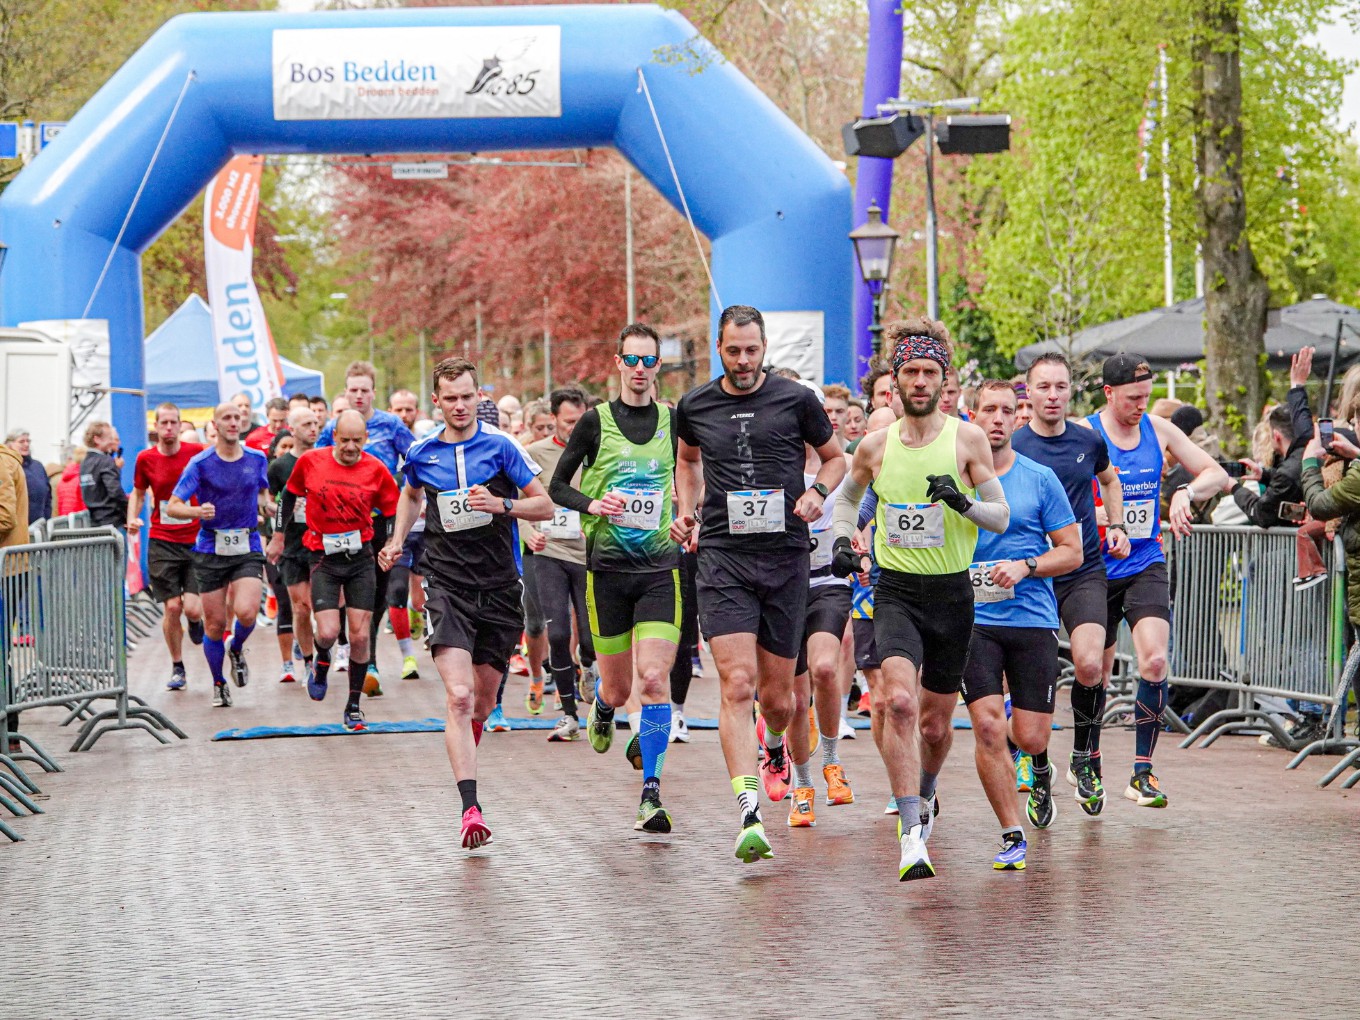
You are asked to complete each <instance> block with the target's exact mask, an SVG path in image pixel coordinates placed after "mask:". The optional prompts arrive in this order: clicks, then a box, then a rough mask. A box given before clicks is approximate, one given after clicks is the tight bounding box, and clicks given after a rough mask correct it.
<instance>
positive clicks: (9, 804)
mask: <svg viewBox="0 0 1360 1020" xmlns="http://www.w3.org/2000/svg"><path fill="white" fill-rule="evenodd" d="M0 808H4V809H5V810H6V811H8V812H9V813H10V814H12V815H21V814H23V813H24V809H23V808H21V807H20V806H19V805H18V804H16V803H14V801H12V800H10V799H9V798H8V797H5V796H3V795H0Z"/></svg>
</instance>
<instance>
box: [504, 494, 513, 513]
mask: <svg viewBox="0 0 1360 1020" xmlns="http://www.w3.org/2000/svg"><path fill="white" fill-rule="evenodd" d="M501 505H502V506H504V507H505V512H506V513H507V514H508V513H510V512H511V511H512V510H514V509H515V501H514V500H513V499H505V498H502V499H501Z"/></svg>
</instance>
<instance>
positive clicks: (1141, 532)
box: [1124, 499, 1158, 538]
mask: <svg viewBox="0 0 1360 1020" xmlns="http://www.w3.org/2000/svg"><path fill="white" fill-rule="evenodd" d="M1157 513H1158V510H1157V503H1156V501H1155V500H1151V499H1140V500H1135V501H1134V502H1132V503H1125V504H1124V534H1126V535H1128V536H1129V538H1151V537H1152V526H1153V525H1154V524H1155V523H1156V522H1157Z"/></svg>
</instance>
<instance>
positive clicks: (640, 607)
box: [586, 569, 682, 655]
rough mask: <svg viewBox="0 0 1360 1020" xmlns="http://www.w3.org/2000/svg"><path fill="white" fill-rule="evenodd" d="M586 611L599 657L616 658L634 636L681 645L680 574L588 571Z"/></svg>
mask: <svg viewBox="0 0 1360 1020" xmlns="http://www.w3.org/2000/svg"><path fill="white" fill-rule="evenodd" d="M586 611H587V615H588V616H589V617H590V636H591V638H592V640H593V642H594V645H595V652H596V654H597V655H617V654H619V653H621V652H626V651H627V650H628V649H629V648H631V647H632V645H633V638H634V636H636V637H637V639H638V640H639V641H641V640H643V639H644V638H660V639H661V640H663V641H669V642H671V643H672V644H679V642H680V624H681V622H682V621H681V618H680V571H679V570H678V569H675V570H649V571H646V572H644V573H636V574H633V573H623V572H621V571H595V570H590V571H587V572H586Z"/></svg>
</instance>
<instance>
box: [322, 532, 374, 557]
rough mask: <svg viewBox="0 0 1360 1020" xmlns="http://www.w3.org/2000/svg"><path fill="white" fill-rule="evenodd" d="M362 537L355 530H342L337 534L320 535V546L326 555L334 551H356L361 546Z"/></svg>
mask: <svg viewBox="0 0 1360 1020" xmlns="http://www.w3.org/2000/svg"><path fill="white" fill-rule="evenodd" d="M363 545H364V543H363V539H361V538H360V537H359V533H358V532H357V531H342V532H340V533H339V534H338V535H322V536H321V548H322V549H323V550H325V553H326V555H327V556H333V555H335V554H336V553H356V552H358V551H359V550H360V549H362V548H363Z"/></svg>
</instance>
